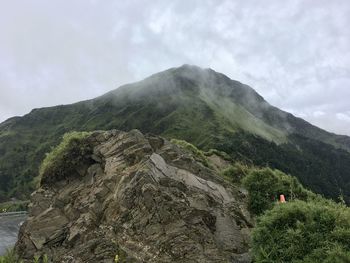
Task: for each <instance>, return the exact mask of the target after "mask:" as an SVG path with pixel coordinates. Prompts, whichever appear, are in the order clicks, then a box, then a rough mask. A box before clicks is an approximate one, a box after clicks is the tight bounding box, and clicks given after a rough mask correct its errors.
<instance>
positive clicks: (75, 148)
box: [39, 132, 92, 185]
mask: <svg viewBox="0 0 350 263" xmlns="http://www.w3.org/2000/svg"><path fill="white" fill-rule="evenodd" d="M89 134H90V133H88V132H70V133H66V134H65V135H64V136H63V140H62V142H61V143H60V144H59V145H58V146H57V147H56V148H54V149H53V150H52V151H51V152H50V153H49V154H47V155H46V158H45V159H44V161H43V162H42V164H41V166H40V172H39V174H40V177H41V184H42V185H43V184H48V183H52V182H55V181H58V180H61V179H63V178H66V177H67V176H69V175H72V174H76V173H77V170H78V169H79V167H81V166H83V165H84V164H86V163H87V162H90V159H89V158H90V157H89V155H90V154H91V153H92V147H91V145H90V144H89V143H88V141H87V140H86V138H87V137H88V136H89Z"/></svg>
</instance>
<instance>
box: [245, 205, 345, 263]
mask: <svg viewBox="0 0 350 263" xmlns="http://www.w3.org/2000/svg"><path fill="white" fill-rule="evenodd" d="M349 240H350V210H349V208H347V207H345V206H343V205H339V204H335V203H332V202H328V201H325V202H320V201H308V202H305V201H293V202H288V203H284V204H280V205H276V206H275V207H274V208H273V209H272V210H270V211H267V212H266V213H265V214H264V215H263V216H261V217H259V218H258V223H257V226H256V228H255V229H254V231H253V244H252V245H253V256H254V259H255V262H297V263H311V262H323V263H328V262H329V263H331V262H332V263H338V262H339V263H340V262H344V263H345V262H350V252H349V251H350V242H349Z"/></svg>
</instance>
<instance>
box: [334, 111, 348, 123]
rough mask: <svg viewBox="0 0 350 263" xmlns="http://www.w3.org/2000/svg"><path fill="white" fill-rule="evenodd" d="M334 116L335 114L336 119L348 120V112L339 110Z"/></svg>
mask: <svg viewBox="0 0 350 263" xmlns="http://www.w3.org/2000/svg"><path fill="white" fill-rule="evenodd" d="M336 116H337V118H338V120H341V121H346V122H350V112H348V113H342V112H339V113H337V114H336Z"/></svg>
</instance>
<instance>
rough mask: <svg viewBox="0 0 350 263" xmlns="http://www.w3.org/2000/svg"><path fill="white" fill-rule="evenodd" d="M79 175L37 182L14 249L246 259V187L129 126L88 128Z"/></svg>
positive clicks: (136, 258)
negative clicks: (87, 151)
mask: <svg viewBox="0 0 350 263" xmlns="http://www.w3.org/2000/svg"><path fill="white" fill-rule="evenodd" d="M88 141H89V143H90V144H91V147H92V148H93V151H92V152H93V153H92V156H91V158H90V159H91V160H93V162H94V163H92V164H91V165H90V166H89V167H86V169H85V170H84V171H80V175H81V176H80V177H77V176H76V175H75V176H72V177H71V178H69V177H68V178H64V179H57V181H56V182H55V181H53V180H52V178H51V180H50V181H49V182H50V183H46V184H45V183H44V184H42V186H41V188H40V189H38V190H37V191H36V192H34V193H33V195H32V197H31V205H30V207H31V208H30V212H29V217H28V219H27V221H26V222H25V223H24V224H23V226H22V227H21V230H20V233H19V240H18V242H17V244H16V251H17V252H18V253H19V254H20V255H21V256H22V257H23V258H24V259H26V260H28V261H29V260H30V259H31V258H32V257H33V256H34V255H43V254H47V255H48V256H49V258H50V259H51V260H52V261H53V262H114V259H115V256H116V255H118V258H119V261H118V262H119V263H120V262H136V263H141V262H182V263H183V262H201V263H205V262H218V263H222V262H250V261H251V260H250V256H249V233H250V228H251V227H252V220H251V218H250V215H249V213H248V211H247V209H246V196H245V195H242V192H241V190H240V189H238V188H236V187H235V186H233V185H231V184H230V183H228V182H226V181H225V180H224V179H223V178H221V177H220V176H219V175H217V172H215V171H214V170H211V169H209V168H207V167H205V166H203V165H202V164H201V163H199V162H197V161H195V159H194V158H193V157H192V156H191V154H189V153H188V152H186V151H185V150H183V149H181V148H179V147H178V146H176V145H173V144H171V143H170V142H168V141H166V140H165V139H162V138H160V137H155V136H144V135H143V134H141V133H140V132H139V131H137V130H133V131H130V132H128V133H126V132H121V131H116V130H112V131H107V132H102V131H101V132H95V133H93V134H92V135H91V136H90V137H89V138H88Z"/></svg>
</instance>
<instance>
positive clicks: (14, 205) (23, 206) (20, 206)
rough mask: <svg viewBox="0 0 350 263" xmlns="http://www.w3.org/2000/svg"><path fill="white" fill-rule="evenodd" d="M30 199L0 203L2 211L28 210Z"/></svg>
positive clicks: (0, 210) (0, 211)
mask: <svg viewBox="0 0 350 263" xmlns="http://www.w3.org/2000/svg"><path fill="white" fill-rule="evenodd" d="M28 204H29V201H9V202H4V203H0V213H4V212H17V211H26V210H27V209H28Z"/></svg>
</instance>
